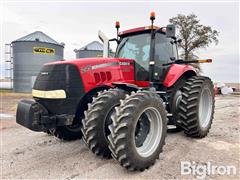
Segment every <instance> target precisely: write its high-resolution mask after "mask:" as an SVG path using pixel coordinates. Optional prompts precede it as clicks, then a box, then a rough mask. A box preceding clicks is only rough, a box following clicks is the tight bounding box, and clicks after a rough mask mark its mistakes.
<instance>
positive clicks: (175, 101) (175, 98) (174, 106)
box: [167, 78, 186, 133]
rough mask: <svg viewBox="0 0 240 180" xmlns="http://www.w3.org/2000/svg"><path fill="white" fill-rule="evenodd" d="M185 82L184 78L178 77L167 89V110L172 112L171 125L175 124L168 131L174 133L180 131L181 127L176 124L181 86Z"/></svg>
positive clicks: (180, 98)
mask: <svg viewBox="0 0 240 180" xmlns="http://www.w3.org/2000/svg"><path fill="white" fill-rule="evenodd" d="M185 83H186V79H184V78H181V79H179V80H178V81H177V82H176V83H175V84H174V85H173V86H171V87H170V88H168V89H167V95H168V102H169V103H168V111H169V112H170V113H171V114H172V117H170V120H171V121H172V122H174V123H173V124H171V125H175V126H176V127H175V128H168V132H170V133H176V132H180V131H182V128H181V127H180V126H179V125H178V121H179V119H180V117H179V104H180V102H181V100H182V88H183V86H184V85H185Z"/></svg>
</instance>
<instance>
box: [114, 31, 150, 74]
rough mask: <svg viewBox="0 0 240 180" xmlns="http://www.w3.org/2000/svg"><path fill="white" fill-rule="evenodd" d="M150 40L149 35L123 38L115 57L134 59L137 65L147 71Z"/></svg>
mask: <svg viewBox="0 0 240 180" xmlns="http://www.w3.org/2000/svg"><path fill="white" fill-rule="evenodd" d="M150 40H151V36H150V34H149V33H148V34H138V35H133V36H128V37H124V38H123V39H122V40H121V42H120V44H119V45H118V48H117V52H116V57H119V58H128V59H134V60H135V62H136V63H137V64H138V65H140V66H141V67H142V68H144V69H145V70H146V71H148V64H149V56H150Z"/></svg>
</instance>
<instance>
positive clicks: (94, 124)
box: [82, 89, 125, 158]
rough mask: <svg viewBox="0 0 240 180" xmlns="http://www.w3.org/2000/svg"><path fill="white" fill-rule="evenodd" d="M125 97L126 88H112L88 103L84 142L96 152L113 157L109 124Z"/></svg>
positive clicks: (83, 130)
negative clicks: (109, 145) (108, 137)
mask: <svg viewBox="0 0 240 180" xmlns="http://www.w3.org/2000/svg"><path fill="white" fill-rule="evenodd" d="M124 98H125V91H124V90H121V89H110V90H105V91H103V92H99V93H98V96H97V97H94V98H93V102H92V103H90V104H89V105H88V110H86V111H85V118H84V119H83V122H82V124H83V127H82V133H83V140H84V142H85V143H86V144H87V146H88V147H89V148H90V149H91V151H92V152H93V153H94V154H96V155H99V156H102V157H106V158H110V157H111V151H110V150H109V148H108V139H107V136H108V135H109V134H110V131H109V129H108V125H110V124H111V123H112V122H111V115H113V114H114V113H115V107H116V106H118V105H119V104H120V99H124Z"/></svg>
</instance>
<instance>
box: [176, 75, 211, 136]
mask: <svg viewBox="0 0 240 180" xmlns="http://www.w3.org/2000/svg"><path fill="white" fill-rule="evenodd" d="M214 103H215V101H214V90H213V83H212V81H211V80H210V79H209V78H208V77H203V76H194V77H192V78H190V79H188V80H187V82H186V84H185V86H184V87H183V93H182V100H181V103H180V105H179V109H180V113H179V115H180V123H181V127H182V128H183V129H184V132H185V134H187V135H188V136H191V137H198V138H202V137H205V136H206V135H207V134H208V132H209V130H210V128H211V124H212V120H213V114H214Z"/></svg>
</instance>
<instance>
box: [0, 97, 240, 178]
mask: <svg viewBox="0 0 240 180" xmlns="http://www.w3.org/2000/svg"><path fill="white" fill-rule="evenodd" d="M29 97H30V96H29V95H24V94H20V95H19V94H18V95H15V94H11V93H3V94H2V99H1V102H2V106H1V113H2V114H1V127H0V128H1V129H0V133H1V157H0V158H1V177H0V178H1V179H20V178H22V179H46V178H51V179H53V178H54V179H80V178H95V179H96V178H97V179H105V178H110V179H115V178H116V179H117V178H121V179H122V178H131V179H143V178H144V179H193V178H196V177H197V176H196V175H181V170H180V167H181V166H180V165H181V161H190V162H193V161H194V162H195V163H196V164H206V163H207V162H210V163H211V164H212V165H216V166H221V165H225V166H235V167H236V170H237V174H235V175H234V174H231V175H230V176H228V175H220V174H215V175H207V177H206V178H207V179H230V178H231V179H240V175H239V170H240V142H239V140H240V118H239V116H240V99H239V98H240V96H234V95H231V96H225V97H223V96H217V97H216V109H215V118H214V122H213V125H212V128H211V131H210V133H209V135H208V136H207V137H206V138H203V139H192V138H188V137H186V136H185V135H184V133H183V132H180V133H174V134H173V133H172V134H168V136H167V139H166V145H165V146H164V151H163V153H162V154H161V155H160V160H158V161H157V162H156V164H155V165H154V166H152V167H151V168H150V169H149V170H146V171H144V172H141V173H140V172H128V171H126V170H125V169H123V168H122V167H121V166H120V165H119V164H118V163H117V162H115V161H114V160H113V159H110V160H105V159H101V158H99V157H96V156H95V155H94V154H92V153H91V152H90V151H89V150H88V149H87V147H86V146H85V144H84V143H83V141H82V140H77V141H72V142H65V141H60V140H58V139H56V138H55V137H53V136H50V135H47V134H45V133H38V132H32V131H30V130H28V129H26V128H24V127H21V126H20V125H17V124H16V123H15V110H16V103H17V101H18V100H19V99H21V98H29Z"/></svg>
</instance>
